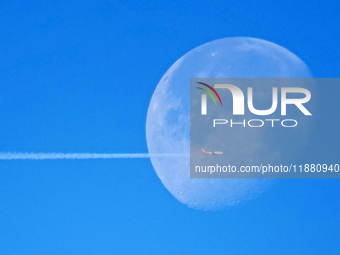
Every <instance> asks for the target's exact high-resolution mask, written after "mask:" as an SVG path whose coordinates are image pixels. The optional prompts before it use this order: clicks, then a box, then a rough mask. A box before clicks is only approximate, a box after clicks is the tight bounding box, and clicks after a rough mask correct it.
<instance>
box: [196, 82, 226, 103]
mask: <svg viewBox="0 0 340 255" xmlns="http://www.w3.org/2000/svg"><path fill="white" fill-rule="evenodd" d="M197 83H199V84H201V85H204V86H206V87H207V88H209V89H211V91H212V92H214V93H215V95H216V96H217V98H218V100H220V104H221V105H222V100H221V98H220V95H219V94H218V93H217V92H216V90H215V89H214V88H213V87H211V86H210V85H208V84H205V83H203V82H197ZM197 88H198V89H201V90H203V91H204V92H206V93H207V94H208V95H209V96H211V98H212V99H213V100H214V103H215V105H217V103H216V100H215V98H214V96H213V95H212V94H211V92H210V91H209V90H206V89H203V88H200V87H197Z"/></svg>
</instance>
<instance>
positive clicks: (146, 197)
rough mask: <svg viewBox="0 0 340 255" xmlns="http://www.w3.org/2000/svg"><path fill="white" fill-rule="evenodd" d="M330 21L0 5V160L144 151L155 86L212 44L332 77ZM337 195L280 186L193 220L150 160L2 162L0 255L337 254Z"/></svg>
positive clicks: (66, 4)
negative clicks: (251, 49)
mask: <svg viewBox="0 0 340 255" xmlns="http://www.w3.org/2000/svg"><path fill="white" fill-rule="evenodd" d="M339 9H340V3H339V2H337V1H333V2H325V1H321V0H317V1H312V2H310V1H292V0H288V1H269V0H265V1H242V0H241V1H230V2H226V1H217V0H212V1H178V2H172V1H157V2H156V1H112V2H110V1H35V2H34V3H33V2H31V3H30V2H27V1H25V2H24V1H3V2H2V5H1V7H0V34H1V40H0V56H1V60H0V117H1V122H0V141H1V142H0V151H17V152H111V153H115V152H120V153H124V152H126V153H129V152H130V153H131V152H147V147H146V139H145V120H146V113H147V108H148V105H149V101H150V99H151V96H152V93H153V91H154V89H155V87H156V85H157V83H158V81H159V80H160V78H161V77H162V75H163V74H164V73H165V72H166V70H167V69H168V68H169V67H170V66H171V65H172V63H173V62H175V61H176V60H177V59H178V58H179V57H181V56H182V55H183V54H185V53H186V52H188V51H189V50H191V49H192V48H194V47H197V46H199V45H201V44H203V43H206V42H208V41H211V40H215V39H219V38H223V37H230V36H250V37H256V38H261V39H265V40H268V41H271V42H274V43H277V44H279V45H281V46H283V47H285V48H287V49H289V50H290V51H292V52H294V53H295V54H297V55H298V56H299V57H300V58H301V59H302V60H304V61H305V63H306V64H307V65H308V66H309V67H310V68H311V70H312V72H313V74H314V76H315V77H339V62H340V51H339V28H338V24H339V22H340V17H339V15H338V12H339ZM336 92H338V91H336ZM329 104H330V105H333V106H335V107H337V105H336V103H334V102H333V103H332V102H329ZM337 125H338V122H337V121H334V122H333V123H332V125H331V126H329V127H328V128H329V129H328V130H329V131H330V132H325V133H324V134H322V136H321V137H323V139H319V140H317V144H316V146H319V145H320V146H325V143H326V142H327V141H331V140H332V139H333V140H334V136H337V133H336V132H337V128H336V126H337ZM332 146H333V147H332ZM332 146H331V147H330V149H331V152H330V153H331V155H334V157H337V153H338V151H339V146H338V145H337V146H336V145H332ZM334 157H333V158H334ZM338 163H339V162H338ZM339 184H340V183H339V181H338V180H335V179H332V180H317V179H315V180H280V181H278V182H277V183H276V184H275V186H274V187H272V189H270V190H269V191H268V192H266V193H265V194H263V195H262V196H260V197H259V198H258V199H256V200H253V201H250V202H247V203H244V204H240V205H237V206H234V207H232V208H229V209H228V210H224V211H219V212H204V211H198V210H193V209H190V208H187V207H186V206H184V205H182V204H180V203H179V202H178V201H177V200H176V199H175V198H173V197H172V195H171V194H170V193H169V192H168V191H167V190H166V189H165V188H164V187H163V185H162V184H161V182H160V181H159V179H158V177H157V176H156V174H155V172H154V170H153V168H152V165H151V163H150V161H149V160H148V159H135V160H84V161H72V160H70V161H68V160H64V161H15V162H14V161H11V162H0V254H15V255H16V254H98V255H99V254H261V255H265V254H268V255H269V254H270V255H272V254H282V255H283V254H285V255H286V254H299V255H300V254H308V255H312V254H340V238H339V236H340V230H339V229H340V224H339V223H340V222H339V209H340V205H339V201H340V192H339Z"/></svg>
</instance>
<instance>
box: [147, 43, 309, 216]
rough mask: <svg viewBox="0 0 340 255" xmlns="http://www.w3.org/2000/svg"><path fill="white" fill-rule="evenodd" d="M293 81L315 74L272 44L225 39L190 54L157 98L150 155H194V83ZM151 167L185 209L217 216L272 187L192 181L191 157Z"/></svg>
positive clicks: (258, 182) (157, 160) (156, 161)
mask: <svg viewBox="0 0 340 255" xmlns="http://www.w3.org/2000/svg"><path fill="white" fill-rule="evenodd" d="M288 77H292V78H294V77H296V78H302V77H311V73H310V71H309V69H308V67H307V66H306V64H305V63H304V62H303V61H302V60H301V59H299V58H298V57H297V56H296V55H294V54H293V53H292V52H290V51H288V50H287V49H285V48H283V47H281V46H279V45H277V44H274V43H271V42H268V41H264V40H260V39H255V38H246V37H235V38H225V39H220V40H216V41H212V42H209V43H206V44H203V45H201V46H199V47H197V48H195V49H193V50H191V51H189V52H188V53H186V54H185V55H184V56H182V57H181V58H180V59H178V60H177V61H176V62H175V63H174V64H173V65H172V66H171V67H170V69H169V70H168V71H167V72H166V73H165V74H164V76H163V77H162V79H161V80H160V82H159V83H158V85H157V87H156V89H155V92H154V94H153V96H152V99H151V102H150V106H149V109H148V114H147V121H146V138H147V145H148V150H149V153H150V154H160V153H166V154H187V155H188V154H189V151H190V115H189V100H190V93H189V88H190V78H288ZM241 139H242V138H241ZM244 139H245V138H244ZM241 153H242V152H240V156H241ZM237 156H238V155H237V154H236V155H235V157H237ZM242 156H243V155H242ZM151 162H152V165H153V167H154V169H155V171H156V173H157V175H158V177H159V178H160V180H161V181H162V183H163V184H164V186H165V187H166V188H167V190H169V192H170V193H171V194H172V195H173V196H174V197H175V198H176V199H177V200H179V201H180V202H181V203H183V204H186V205H187V206H189V207H192V208H197V209H203V210H217V209H219V208H223V207H227V206H231V205H234V204H236V203H239V202H242V201H247V200H250V199H252V198H254V197H256V196H257V195H259V194H260V193H262V192H263V191H264V190H265V189H266V187H267V186H268V185H269V183H270V182H271V181H270V180H268V179H190V171H189V163H190V159H189V156H187V157H151Z"/></svg>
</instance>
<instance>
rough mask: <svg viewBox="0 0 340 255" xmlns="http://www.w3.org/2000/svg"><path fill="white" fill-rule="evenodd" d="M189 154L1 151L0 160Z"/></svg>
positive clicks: (122, 157) (115, 157)
mask: <svg viewBox="0 0 340 255" xmlns="http://www.w3.org/2000/svg"><path fill="white" fill-rule="evenodd" d="M183 156H188V155H187V154H149V153H27V152H24V153H16V152H14V153H12V152H0V160H23V159H28V160H44V159H129V158H130V159H132V158H150V157H183Z"/></svg>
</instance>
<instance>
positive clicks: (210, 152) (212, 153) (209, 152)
mask: <svg viewBox="0 0 340 255" xmlns="http://www.w3.org/2000/svg"><path fill="white" fill-rule="evenodd" d="M202 152H203V153H204V154H208V155H222V154H223V152H222V151H212V150H211V149H210V150H209V151H206V150H204V149H202Z"/></svg>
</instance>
